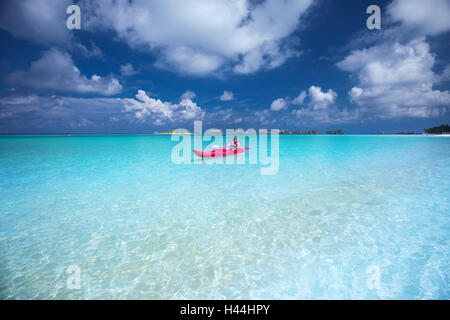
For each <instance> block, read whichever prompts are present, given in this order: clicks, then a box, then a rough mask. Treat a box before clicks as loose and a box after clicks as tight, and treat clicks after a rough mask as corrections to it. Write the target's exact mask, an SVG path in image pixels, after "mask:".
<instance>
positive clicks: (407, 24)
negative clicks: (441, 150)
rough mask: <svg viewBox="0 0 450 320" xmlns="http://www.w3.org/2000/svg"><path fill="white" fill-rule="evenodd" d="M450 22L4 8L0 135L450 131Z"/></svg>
mask: <svg viewBox="0 0 450 320" xmlns="http://www.w3.org/2000/svg"><path fill="white" fill-rule="evenodd" d="M72 4H75V5H78V6H79V8H80V17H81V24H80V29H69V28H68V27H67V25H66V22H67V19H68V18H69V17H70V15H71V14H67V12H66V10H67V8H68V6H70V5H72ZM374 4H375V5H378V6H379V7H380V9H381V28H380V29H372V30H369V29H368V28H367V25H366V21H367V19H368V18H369V17H370V15H371V14H367V13H366V10H367V8H368V7H369V6H370V5H374ZM449 17H450V0H429V1H423V0H392V1H378V0H376V1H374V0H371V1H365V0H360V1H351V0H339V1H336V0H284V1H280V0H214V1H213V0H190V1H185V0H166V1H156V0H154V1H152V0H150V1H143V0H134V1H125V0H98V1H87V0H80V1H69V0H67V1H66V0H58V1H54V0H53V1H52V0H40V1H37V0H19V1H18V0H2V1H1V2H0V46H1V50H0V134H47V133H50V134H51V133H153V132H155V131H165V130H170V129H175V128H185V129H189V130H192V128H193V123H194V120H203V128H204V129H207V128H220V129H238V128H242V129H249V128H253V129H262V128H267V129H289V130H311V129H318V130H334V129H343V130H345V131H346V132H348V133H376V132H381V131H385V132H397V131H404V130H413V131H415V132H423V129H424V128H428V127H433V126H437V125H440V124H443V123H450V121H449V120H450V19H449Z"/></svg>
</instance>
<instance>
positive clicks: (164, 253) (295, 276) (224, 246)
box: [0, 135, 450, 299]
mask: <svg viewBox="0 0 450 320" xmlns="http://www.w3.org/2000/svg"><path fill="white" fill-rule="evenodd" d="M176 144H177V142H172V141H171V140H170V136H164V135H72V136H1V137H0V177H1V180H0V203H1V207H0V256H1V261H0V297H1V298H3V299H106V298H113V299H448V298H449V297H450V292H449V289H448V281H449V275H450V270H449V253H450V252H449V246H450V244H449V231H450V197H449V190H450V139H448V138H446V137H431V136H389V135H383V136H380V135H343V136H334V135H333V136H327V135H319V136H295V135H293V136H280V141H279V145H280V156H279V157H280V158H279V170H278V173H277V174H276V175H272V176H262V175H261V174H260V166H259V165H250V164H248V163H247V164H243V165H219V164H213V165H209V164H206V163H204V164H200V165H194V163H192V164H183V165H176V164H173V163H172V161H171V150H172V148H173V147H174V146H175V145H176ZM70 266H76V267H77V268H79V271H80V287H79V289H73V288H69V287H70V286H69V287H68V285H67V284H68V280H70V279H69V278H70V277H71V276H73V275H74V274H72V273H67V271H68V268H69V267H70ZM69 270H70V269H69ZM72 270H73V268H72ZM374 277H375V278H376V277H378V279H375V281H373V280H374ZM374 283H375V284H376V285H375V286H374V285H373V284H374Z"/></svg>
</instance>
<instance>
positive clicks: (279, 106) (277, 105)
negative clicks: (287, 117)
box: [270, 98, 287, 111]
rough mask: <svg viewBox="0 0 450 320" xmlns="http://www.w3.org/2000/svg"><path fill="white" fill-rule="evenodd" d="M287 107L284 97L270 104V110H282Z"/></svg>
mask: <svg viewBox="0 0 450 320" xmlns="http://www.w3.org/2000/svg"><path fill="white" fill-rule="evenodd" d="M286 108H287V103H286V100H284V99H283V98H279V99H276V100H274V101H273V102H272V104H271V105H270V110H272V111H280V110H283V109H286Z"/></svg>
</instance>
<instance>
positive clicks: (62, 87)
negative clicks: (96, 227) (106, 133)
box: [6, 49, 122, 95]
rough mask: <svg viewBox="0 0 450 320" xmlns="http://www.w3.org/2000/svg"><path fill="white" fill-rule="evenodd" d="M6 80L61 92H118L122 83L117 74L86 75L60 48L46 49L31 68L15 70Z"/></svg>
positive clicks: (106, 93) (32, 87)
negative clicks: (116, 77)
mask: <svg viewBox="0 0 450 320" xmlns="http://www.w3.org/2000/svg"><path fill="white" fill-rule="evenodd" d="M6 80H7V81H8V82H9V83H11V84H13V85H17V86H20V87H24V88H30V89H35V90H49V91H57V92H74V93H99V94H102V95H114V94H117V93H119V92H120V91H121V90H122V85H121V84H120V83H119V81H118V80H117V79H115V78H113V77H101V76H99V75H95V74H94V75H92V76H91V78H88V77H86V76H85V75H82V74H81V72H80V70H79V69H78V68H77V67H76V66H75V65H74V63H73V61H72V58H71V56H70V55H69V54H68V53H64V52H61V51H59V50H57V49H50V50H48V51H45V52H44V54H43V55H42V57H41V58H40V59H38V60H37V61H34V62H32V63H31V66H30V69H29V70H27V71H15V72H13V73H11V74H9V75H7V77H6Z"/></svg>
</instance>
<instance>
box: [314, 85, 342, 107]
mask: <svg viewBox="0 0 450 320" xmlns="http://www.w3.org/2000/svg"><path fill="white" fill-rule="evenodd" d="M308 95H309V97H310V99H311V101H310V106H311V107H312V108H313V109H314V110H319V109H325V108H327V107H328V106H329V105H330V104H333V103H334V101H335V99H336V97H337V93H336V92H334V91H333V90H331V89H328V91H327V92H323V91H322V88H320V87H316V86H311V87H310V88H309V89H308Z"/></svg>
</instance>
